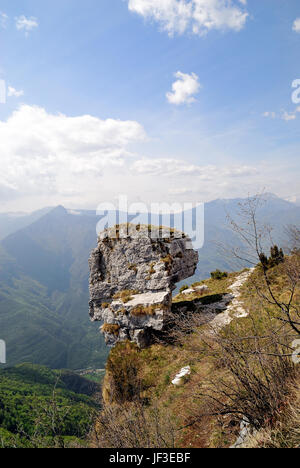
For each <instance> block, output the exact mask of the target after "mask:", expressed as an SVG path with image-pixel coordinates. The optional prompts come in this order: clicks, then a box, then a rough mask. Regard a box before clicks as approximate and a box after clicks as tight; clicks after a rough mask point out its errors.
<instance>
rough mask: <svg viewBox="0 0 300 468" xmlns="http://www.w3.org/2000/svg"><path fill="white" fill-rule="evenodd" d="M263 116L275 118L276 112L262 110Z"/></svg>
mask: <svg viewBox="0 0 300 468" xmlns="http://www.w3.org/2000/svg"><path fill="white" fill-rule="evenodd" d="M263 117H270V118H271V119H275V118H276V112H270V111H267V112H264V113H263Z"/></svg>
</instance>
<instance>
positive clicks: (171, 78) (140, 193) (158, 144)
mask: <svg viewBox="0 0 300 468" xmlns="http://www.w3.org/2000/svg"><path fill="white" fill-rule="evenodd" d="M299 52H300V4H299V0H285V1H282V0H263V1H262V0H248V1H246V0H232V1H230V0H84V1H83V0H64V1H61V0H59V1H58V0H51V2H50V1H48V0H44V1H43V2H41V1H40V0H22V1H18V2H16V1H14V2H12V1H11V0H1V4H0V163H1V172H0V200H1V204H0V211H1V212H5V211H32V210H35V209H39V208H42V207H45V206H55V205H58V204H62V205H64V206H66V207H68V208H74V209H75V208H81V209H83V208H86V209H96V207H97V206H98V204H99V203H101V202H104V201H112V202H115V201H116V200H117V199H118V196H119V195H120V194H123V195H127V197H128V199H129V202H145V203H151V202H166V203H174V202H178V203H184V202H194V203H200V202H207V201H209V200H213V199H216V198H236V197H245V196H247V195H248V194H254V193H257V192H261V191H262V190H266V191H267V192H272V193H275V194H276V195H278V196H280V197H282V198H285V199H288V200H290V201H293V202H300V186H299V169H300V167H299V152H300V151H299V150H300V140H299V125H300V67H299V63H300V60H299V58H300V57H299ZM297 80H298V81H297ZM293 86H294V87H293Z"/></svg>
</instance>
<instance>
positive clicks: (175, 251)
mask: <svg viewBox="0 0 300 468" xmlns="http://www.w3.org/2000/svg"><path fill="white" fill-rule="evenodd" d="M197 263H198V253H197V252H196V251H195V250H193V247H192V242H191V240H190V238H189V237H188V236H186V235H185V234H184V233H183V232H179V231H175V230H173V229H170V228H163V227H155V226H147V225H133V224H126V225H120V226H115V227H114V228H110V229H107V230H105V231H103V232H102V233H101V234H100V236H99V238H98V246H97V248H96V249H94V250H93V251H92V253H91V256H90V259H89V266H90V317H91V320H92V321H103V322H104V324H103V326H102V327H101V331H102V333H103V334H104V336H105V341H106V343H107V344H108V345H110V346H113V345H115V344H116V343H117V342H122V341H127V340H129V341H133V342H135V343H137V344H138V346H140V347H146V346H149V345H150V344H151V343H152V342H153V339H154V335H155V333H156V332H159V331H162V330H163V329H164V326H165V317H166V315H167V313H168V311H170V309H171V303H172V291H173V290H174V289H175V287H176V283H177V282H179V281H181V280H183V279H185V278H189V277H190V276H193V275H194V273H195V270H196V267H197Z"/></svg>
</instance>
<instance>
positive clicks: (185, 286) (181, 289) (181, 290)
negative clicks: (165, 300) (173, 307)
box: [179, 284, 189, 293]
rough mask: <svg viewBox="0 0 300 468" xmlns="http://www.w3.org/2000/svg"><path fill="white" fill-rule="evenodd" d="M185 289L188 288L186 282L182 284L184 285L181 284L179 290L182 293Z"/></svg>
mask: <svg viewBox="0 0 300 468" xmlns="http://www.w3.org/2000/svg"><path fill="white" fill-rule="evenodd" d="M187 289H189V287H188V285H187V284H184V285H183V286H181V288H180V289H179V292H180V293H182V292H183V291H186V290H187Z"/></svg>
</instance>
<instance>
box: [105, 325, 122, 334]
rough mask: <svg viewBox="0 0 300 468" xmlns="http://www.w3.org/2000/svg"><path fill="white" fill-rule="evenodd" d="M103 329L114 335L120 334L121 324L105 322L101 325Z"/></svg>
mask: <svg viewBox="0 0 300 468" xmlns="http://www.w3.org/2000/svg"><path fill="white" fill-rule="evenodd" d="M101 330H102V331H103V332H105V333H110V334H112V335H115V336H118V335H119V330H120V325H118V324H116V323H104V324H103V325H102V327H101Z"/></svg>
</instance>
